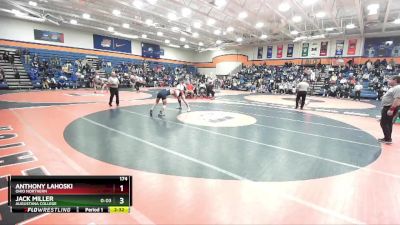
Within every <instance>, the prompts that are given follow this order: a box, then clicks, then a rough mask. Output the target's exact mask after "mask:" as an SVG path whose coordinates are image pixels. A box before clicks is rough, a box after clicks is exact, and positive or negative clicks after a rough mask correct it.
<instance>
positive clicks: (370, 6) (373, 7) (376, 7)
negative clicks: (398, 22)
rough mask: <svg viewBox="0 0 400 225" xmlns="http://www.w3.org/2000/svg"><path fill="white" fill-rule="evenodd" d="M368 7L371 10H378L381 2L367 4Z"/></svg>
mask: <svg viewBox="0 0 400 225" xmlns="http://www.w3.org/2000/svg"><path fill="white" fill-rule="evenodd" d="M367 9H368V10H369V11H371V10H373V11H376V10H378V9H379V4H377V3H373V4H369V5H368V6H367Z"/></svg>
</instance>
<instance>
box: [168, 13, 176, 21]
mask: <svg viewBox="0 0 400 225" xmlns="http://www.w3.org/2000/svg"><path fill="white" fill-rule="evenodd" d="M168 19H169V20H176V19H178V17H177V16H176V14H175V13H172V12H170V13H168Z"/></svg>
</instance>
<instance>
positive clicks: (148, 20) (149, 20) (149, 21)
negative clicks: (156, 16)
mask: <svg viewBox="0 0 400 225" xmlns="http://www.w3.org/2000/svg"><path fill="white" fill-rule="evenodd" d="M145 23H146V24H147V25H149V26H151V25H153V20H152V19H147V20H146V21H145Z"/></svg>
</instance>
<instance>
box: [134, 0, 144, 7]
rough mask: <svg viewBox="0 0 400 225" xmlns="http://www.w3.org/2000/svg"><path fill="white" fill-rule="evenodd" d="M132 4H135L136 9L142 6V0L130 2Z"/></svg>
mask: <svg viewBox="0 0 400 225" xmlns="http://www.w3.org/2000/svg"><path fill="white" fill-rule="evenodd" d="M132 5H133V6H135V7H136V8H138V9H141V8H143V2H142V0H135V1H133V2H132Z"/></svg>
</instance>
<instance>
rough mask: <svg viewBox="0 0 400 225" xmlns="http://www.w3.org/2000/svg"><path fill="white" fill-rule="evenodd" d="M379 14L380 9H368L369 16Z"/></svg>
mask: <svg viewBox="0 0 400 225" xmlns="http://www.w3.org/2000/svg"><path fill="white" fill-rule="evenodd" d="M376 14H378V10H370V11H368V16H372V15H376Z"/></svg>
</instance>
